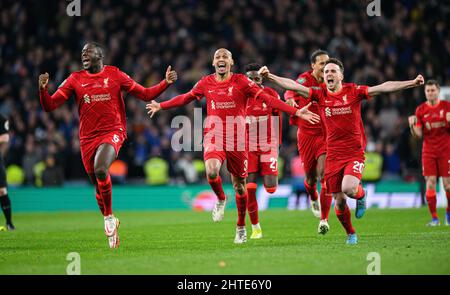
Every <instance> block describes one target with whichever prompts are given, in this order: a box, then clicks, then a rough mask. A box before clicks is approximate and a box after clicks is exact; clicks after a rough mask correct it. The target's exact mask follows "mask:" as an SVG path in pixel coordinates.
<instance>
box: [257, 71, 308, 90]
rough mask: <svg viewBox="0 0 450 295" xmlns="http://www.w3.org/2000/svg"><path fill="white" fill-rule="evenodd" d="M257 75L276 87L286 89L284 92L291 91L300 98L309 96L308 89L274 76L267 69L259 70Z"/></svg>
mask: <svg viewBox="0 0 450 295" xmlns="http://www.w3.org/2000/svg"><path fill="white" fill-rule="evenodd" d="M259 73H260V74H261V75H262V76H263V77H266V78H268V79H269V80H270V81H272V82H274V83H275V84H277V85H278V86H280V87H282V88H284V89H286V90H293V91H296V92H297V93H298V94H300V95H301V96H303V97H305V98H307V97H308V96H309V88H308V87H305V86H303V85H301V84H299V83H297V82H295V81H294V80H292V79H289V78H283V77H279V76H276V75H274V74H272V73H270V72H269V69H268V68H267V67H266V66H264V67H262V68H261V69H259Z"/></svg>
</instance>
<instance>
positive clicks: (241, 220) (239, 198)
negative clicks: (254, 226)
mask: <svg viewBox="0 0 450 295" xmlns="http://www.w3.org/2000/svg"><path fill="white" fill-rule="evenodd" d="M247 198H248V196H247V192H245V193H244V194H243V195H239V194H238V193H236V207H237V210H238V221H237V225H238V226H245V213H246V211H247Z"/></svg>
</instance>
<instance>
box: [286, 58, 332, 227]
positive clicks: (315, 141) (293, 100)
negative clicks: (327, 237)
mask: <svg viewBox="0 0 450 295" xmlns="http://www.w3.org/2000/svg"><path fill="white" fill-rule="evenodd" d="M328 59H329V57H328V53H327V52H326V51H324V50H316V51H314V52H313V53H312V54H311V59H310V60H311V68H312V69H311V70H309V71H307V72H304V73H302V74H300V75H299V76H298V78H297V82H298V83H300V84H302V85H303V86H305V87H313V88H315V89H319V86H320V84H322V83H323V69H324V67H325V62H326V61H327V60H328ZM284 98H285V99H286V103H287V104H289V105H292V106H296V107H297V106H304V105H306V104H307V103H308V101H307V100H305V99H304V98H303V97H301V96H300V95H299V94H298V93H297V92H295V91H292V90H288V91H286V92H285V94H284ZM309 110H310V111H311V112H314V113H316V114H318V113H319V107H318V105H317V103H316V102H313V104H312V105H311V107H310V108H309ZM290 124H291V125H297V127H298V129H297V146H298V153H299V155H300V157H301V160H302V165H303V169H304V170H305V181H304V185H305V189H306V192H307V193H308V196H309V198H310V200H311V210H312V212H313V214H314V216H316V217H320V222H319V227H318V232H319V233H320V234H326V233H327V232H328V231H329V229H330V226H329V225H328V215H329V213H330V208H331V202H332V200H333V199H332V196H331V194H329V193H327V190H326V184H325V179H324V177H323V175H324V171H325V156H326V142H325V140H326V135H325V126H324V124H323V123H321V124H314V125H313V124H309V123H308V122H306V121H304V120H298V119H296V118H294V117H292V118H291V119H290ZM318 179H320V185H321V190H320V206H319V200H318V193H317V181H318Z"/></svg>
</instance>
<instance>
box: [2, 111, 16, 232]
mask: <svg viewBox="0 0 450 295" xmlns="http://www.w3.org/2000/svg"><path fill="white" fill-rule="evenodd" d="M8 131H9V121H8V119H7V118H5V117H4V116H2V115H0V205H1V207H2V211H3V214H4V215H5V219H6V229H7V230H14V229H15V227H14V225H13V223H12V217H11V200H10V199H9V197H8V184H7V182H6V171H5V163H4V159H3V157H4V156H5V155H6V153H7V152H8V144H9V134H8Z"/></svg>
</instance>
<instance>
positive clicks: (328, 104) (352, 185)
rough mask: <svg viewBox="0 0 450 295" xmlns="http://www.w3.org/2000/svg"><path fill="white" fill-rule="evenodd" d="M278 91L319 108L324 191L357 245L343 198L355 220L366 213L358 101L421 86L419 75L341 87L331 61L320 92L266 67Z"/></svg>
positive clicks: (336, 63) (339, 71)
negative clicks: (288, 92)
mask: <svg viewBox="0 0 450 295" xmlns="http://www.w3.org/2000/svg"><path fill="white" fill-rule="evenodd" d="M260 73H262V74H263V75H264V76H268V77H269V79H270V80H272V81H274V82H275V83H277V84H278V85H280V86H281V87H283V88H285V89H289V90H295V91H297V92H298V93H299V94H300V95H301V96H303V97H306V98H308V99H310V100H315V101H317V102H318V104H319V111H320V116H321V118H322V120H323V122H324V124H325V126H326V132H327V140H326V142H327V157H326V161H325V180H326V183H327V189H328V191H329V192H330V193H332V194H333V197H334V198H335V211H336V215H337V217H338V219H339V221H340V222H341V224H342V226H343V227H344V228H345V231H346V232H347V235H348V237H347V244H357V243H358V237H357V235H356V232H355V229H354V228H353V226H352V221H351V215H350V209H349V207H348V206H347V201H346V197H347V196H348V197H350V198H353V199H356V200H357V201H356V210H355V215H356V218H361V217H362V216H363V215H364V213H365V211H366V198H367V197H366V195H365V192H364V190H363V188H362V186H361V176H362V171H363V168H364V160H365V157H364V149H365V146H366V137H365V135H364V128H363V125H362V119H361V101H362V100H363V99H370V98H371V97H373V96H376V95H379V94H382V93H389V92H394V91H398V90H402V89H407V88H411V87H416V86H419V85H422V84H423V83H424V81H423V77H422V76H421V75H418V76H417V77H416V78H415V79H414V80H408V81H389V82H385V83H383V84H380V85H377V86H372V87H369V86H363V85H356V84H353V83H344V84H343V83H342V81H343V79H344V66H343V64H342V62H341V61H340V60H338V59H336V58H330V59H329V60H328V61H327V62H326V64H325V69H324V78H325V84H322V85H320V88H319V89H314V88H308V87H305V86H303V85H301V84H299V83H296V82H295V81H293V80H291V79H287V78H281V77H277V76H275V75H273V74H270V73H269V70H268V69H267V67H263V68H261V70H260Z"/></svg>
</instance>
